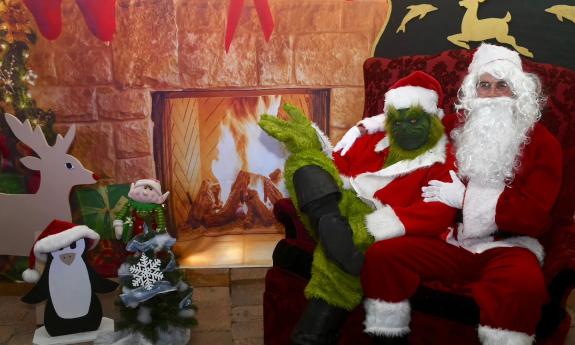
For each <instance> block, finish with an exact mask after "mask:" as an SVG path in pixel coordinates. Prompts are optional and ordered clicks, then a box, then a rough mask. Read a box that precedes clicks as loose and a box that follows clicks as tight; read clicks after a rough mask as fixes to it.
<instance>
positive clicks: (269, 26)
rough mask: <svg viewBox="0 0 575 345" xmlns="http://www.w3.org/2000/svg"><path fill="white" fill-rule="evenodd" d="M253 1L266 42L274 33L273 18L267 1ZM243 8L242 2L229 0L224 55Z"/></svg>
mask: <svg viewBox="0 0 575 345" xmlns="http://www.w3.org/2000/svg"><path fill="white" fill-rule="evenodd" d="M253 1H254V5H255V7H256V11H257V12H258V18H259V19H260V24H261V26H262V31H263V33H264V37H265V39H266V42H267V41H269V40H270V36H271V35H272V32H273V31H274V18H273V17H272V11H271V10H270V5H269V4H268V0H253ZM243 7H244V0H230V5H229V7H228V23H227V26H226V53H227V52H228V51H229V50H230V45H231V44H232V40H233V39H234V34H235V32H236V28H237V27H238V23H239V21H240V15H241V13H242V8H243Z"/></svg>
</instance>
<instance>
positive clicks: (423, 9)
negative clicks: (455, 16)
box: [395, 4, 437, 33]
mask: <svg viewBox="0 0 575 345" xmlns="http://www.w3.org/2000/svg"><path fill="white" fill-rule="evenodd" d="M407 9H409V12H407V14H406V15H405V17H403V20H402V21H401V24H399V27H398V28H397V31H396V32H395V33H398V32H400V31H401V32H405V25H407V23H408V22H409V21H410V20H412V19H414V18H417V17H419V19H423V17H425V15H426V14H428V13H429V12H433V11H436V10H437V7H435V6H433V5H430V4H419V5H409V6H407Z"/></svg>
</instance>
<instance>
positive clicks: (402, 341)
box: [371, 335, 409, 345]
mask: <svg viewBox="0 0 575 345" xmlns="http://www.w3.org/2000/svg"><path fill="white" fill-rule="evenodd" d="M371 339H373V345H408V344H409V343H408V341H407V336H406V335H405V336H402V337H385V336H372V337H371Z"/></svg>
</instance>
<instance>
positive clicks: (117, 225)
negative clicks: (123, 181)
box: [113, 179, 170, 243]
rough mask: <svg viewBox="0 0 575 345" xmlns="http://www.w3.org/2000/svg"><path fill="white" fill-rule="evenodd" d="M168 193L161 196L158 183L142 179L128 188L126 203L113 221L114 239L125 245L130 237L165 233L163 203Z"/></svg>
mask: <svg viewBox="0 0 575 345" xmlns="http://www.w3.org/2000/svg"><path fill="white" fill-rule="evenodd" d="M169 194H170V192H166V193H164V194H163V195H162V189H161V186H160V182H159V181H157V180H152V179H142V180H138V181H136V182H135V183H132V185H131V186H130V191H129V192H128V198H129V199H128V202H127V203H126V205H125V206H124V208H122V210H121V211H120V213H118V215H117V217H118V218H117V219H116V220H114V223H113V225H114V230H115V232H116V238H117V239H122V241H123V242H124V243H127V242H128V241H129V240H130V239H132V237H134V236H137V235H140V234H143V235H144V236H146V235H147V234H148V233H151V232H158V233H164V232H166V217H165V214H164V204H163V203H164V201H165V200H166V198H167V197H168V195H169Z"/></svg>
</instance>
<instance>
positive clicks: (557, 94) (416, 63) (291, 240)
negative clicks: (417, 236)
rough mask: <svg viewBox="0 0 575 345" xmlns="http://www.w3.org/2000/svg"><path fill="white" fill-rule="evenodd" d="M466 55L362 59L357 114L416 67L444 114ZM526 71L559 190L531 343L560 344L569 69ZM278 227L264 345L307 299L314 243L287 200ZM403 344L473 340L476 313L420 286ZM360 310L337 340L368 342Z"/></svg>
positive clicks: (574, 268)
mask: <svg viewBox="0 0 575 345" xmlns="http://www.w3.org/2000/svg"><path fill="white" fill-rule="evenodd" d="M470 61H471V53H470V52H469V51H467V50H452V51H446V52H443V53H441V54H439V55H434V56H409V57H400V58H395V59H385V58H369V59H367V60H366V61H365V63H364V66H363V70H364V81H365V106H364V114H363V115H364V117H368V116H372V115H375V114H378V113H380V112H381V109H383V101H384V97H383V96H384V93H385V91H386V90H387V89H388V87H389V86H390V85H391V84H392V83H393V82H395V81H396V80H398V79H399V78H401V77H404V76H406V75H407V74H409V73H410V72H412V71H414V70H422V71H425V72H427V73H429V74H431V75H433V76H434V77H435V78H437V79H438V80H439V81H440V82H441V84H442V86H443V88H444V91H445V100H444V102H445V104H444V105H443V106H444V109H445V110H446V112H450V111H452V110H453V109H451V108H447V107H446V106H450V107H451V106H452V105H453V104H454V101H455V100H456V96H457V90H458V88H459V85H460V83H461V80H462V78H463V76H464V75H465V74H466V73H467V66H468V65H469V62H470ZM524 67H525V70H526V71H528V72H534V73H536V74H537V75H538V76H539V77H540V78H541V81H542V84H543V88H544V92H545V94H546V95H547V97H548V99H547V106H546V108H545V111H544V116H543V118H542V123H543V124H544V125H545V126H546V127H547V128H548V129H549V130H550V131H551V133H553V134H554V135H555V136H556V138H557V139H558V140H559V142H560V143H561V145H562V148H563V154H564V175H563V182H562V189H561V193H560V195H559V198H558V200H557V202H556V205H555V207H554V209H553V221H554V222H553V228H552V230H551V231H549V232H548V236H547V237H546V238H543V239H542V242H543V245H544V247H545V252H546V258H545V263H544V266H543V270H544V273H545V277H546V280H547V284H548V288H549V292H550V295H551V300H550V302H549V303H548V304H547V305H546V306H545V307H544V309H543V317H542V319H541V321H540V323H539V326H538V329H537V337H536V338H537V344H539V345H541V344H544V345H560V344H563V343H564V341H565V337H566V335H567V332H568V330H569V327H570V321H571V320H570V317H569V314H568V313H567V312H566V311H565V303H566V300H567V296H568V295H569V293H570V292H571V290H572V289H573V287H574V286H575V225H574V222H573V215H574V210H575V71H573V70H570V69H566V68H561V67H557V66H553V65H548V64H539V63H535V62H532V61H525V62H524ZM274 214H275V216H276V218H277V219H278V220H279V221H280V222H281V223H282V224H283V225H284V227H285V230H286V238H285V239H283V240H281V241H280V242H279V243H278V245H277V246H276V248H275V250H274V254H273V267H272V268H271V269H270V270H269V271H268V272H267V275H266V283H265V291H264V341H265V344H269V345H272V344H273V345H281V344H289V343H290V340H289V338H290V334H291V331H292V329H293V327H294V326H295V324H296V322H297V320H298V319H299V317H300V315H301V313H302V312H303V309H304V307H305V305H306V303H307V301H306V300H305V297H304V295H303V290H304V287H305V285H306V283H307V280H308V279H309V276H310V267H311V261H312V252H313V249H314V247H315V243H314V241H313V240H312V239H311V238H310V237H309V236H308V235H307V232H306V230H305V228H304V227H303V225H302V223H301V222H300V220H299V219H298V217H297V214H296V211H295V209H294V207H293V204H292V203H291V201H290V200H289V199H283V200H280V201H279V202H278V203H277V204H276V205H275V207H274ZM411 306H412V320H411V325H410V326H411V330H412V332H411V334H410V338H409V340H410V344H416V345H417V344H422V345H423V344H425V345H429V344H470V345H474V344H479V341H478V339H477V335H476V328H477V325H478V321H479V310H478V307H477V304H476V303H475V301H474V300H473V299H472V298H471V297H470V295H469V294H468V293H467V291H466V286H446V285H443V284H442V283H440V282H431V283H429V284H425V285H423V286H421V287H420V288H419V290H418V291H417V293H416V295H415V296H414V297H413V298H412V299H411ZM363 317H364V312H363V308H362V307H361V306H359V307H357V308H356V309H355V310H354V311H353V312H352V313H351V314H350V316H349V318H348V320H347V321H346V323H345V325H344V327H343V329H342V334H341V338H340V344H371V340H370V339H369V338H368V337H367V336H366V335H365V334H364V333H363V332H362V330H363V325H362V322H363Z"/></svg>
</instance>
